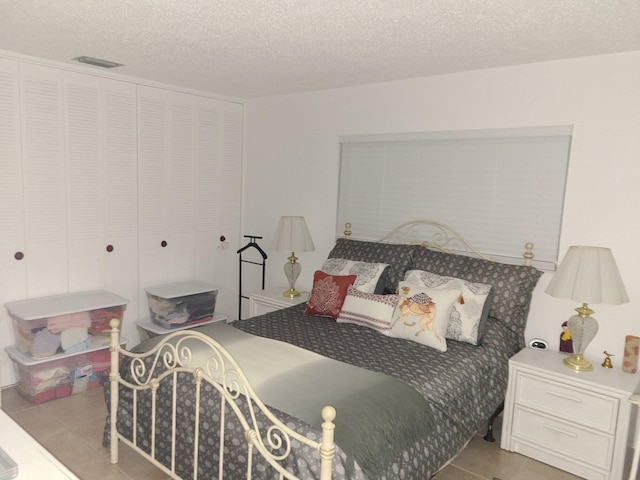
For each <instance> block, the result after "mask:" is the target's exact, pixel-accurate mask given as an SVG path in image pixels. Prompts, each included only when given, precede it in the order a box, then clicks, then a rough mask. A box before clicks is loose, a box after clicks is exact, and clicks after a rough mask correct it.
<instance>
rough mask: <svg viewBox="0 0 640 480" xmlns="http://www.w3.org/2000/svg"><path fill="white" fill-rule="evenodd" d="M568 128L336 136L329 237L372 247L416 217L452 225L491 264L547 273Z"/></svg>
mask: <svg viewBox="0 0 640 480" xmlns="http://www.w3.org/2000/svg"><path fill="white" fill-rule="evenodd" d="M571 134H572V127H568V126H562V127H535V128H517V129H499V130H472V131H455V132H431V133H407V134H389V135H352V136H344V137H341V138H340V143H341V166H340V189H339V201H338V223H337V232H338V234H341V232H342V231H343V230H344V224H345V222H350V223H351V224H352V225H353V238H356V239H361V240H377V239H379V238H381V237H382V236H384V235H385V234H386V233H387V232H389V231H391V230H392V229H393V228H394V227H395V226H397V225H399V224H401V223H403V222H407V221H411V220H419V219H430V220H437V221H439V222H442V223H446V224H448V225H450V226H452V227H453V228H455V229H456V230H457V231H458V232H460V234H462V235H463V236H464V237H465V238H466V239H467V240H468V241H469V242H470V243H471V244H472V245H473V246H474V247H475V248H477V249H478V250H479V251H481V252H482V253H484V254H486V255H489V256H491V257H494V258H504V259H505V260H507V261H508V259H512V260H514V261H521V260H522V252H523V250H524V245H525V243H527V242H533V243H534V245H535V262H534V264H536V265H537V266H540V267H542V268H550V269H553V268H555V263H556V261H557V258H558V245H559V239H560V227H561V223H562V210H563V202H564V191H565V183H566V176H567V167H568V160H569V149H570V145H571Z"/></svg>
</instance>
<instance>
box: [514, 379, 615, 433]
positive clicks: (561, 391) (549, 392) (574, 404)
mask: <svg viewBox="0 0 640 480" xmlns="http://www.w3.org/2000/svg"><path fill="white" fill-rule="evenodd" d="M515 403H516V404H517V405H522V406H526V407H529V408H531V409H534V410H537V411H540V412H545V413H548V414H550V415H556V416H558V417H559V418H561V419H564V420H568V421H571V422H575V423H577V424H580V425H584V426H587V427H590V428H596V429H598V430H601V431H603V432H606V433H609V434H614V433H615V429H616V421H617V415H618V399H616V398H612V397H610V396H609V397H606V396H603V395H598V394H596V393H594V392H591V391H586V390H579V389H576V388H572V387H570V386H567V385H564V384H562V383H558V382H552V381H547V380H545V379H544V378H540V377H536V376H531V375H528V374H520V375H518V380H517V389H516V398H515Z"/></svg>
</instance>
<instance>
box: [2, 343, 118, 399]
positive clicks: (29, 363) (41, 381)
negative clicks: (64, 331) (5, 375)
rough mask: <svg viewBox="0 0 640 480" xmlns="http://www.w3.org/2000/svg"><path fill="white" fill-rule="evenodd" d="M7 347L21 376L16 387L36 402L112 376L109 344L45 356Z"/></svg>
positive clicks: (94, 386)
mask: <svg viewBox="0 0 640 480" xmlns="http://www.w3.org/2000/svg"><path fill="white" fill-rule="evenodd" d="M121 340H122V342H123V343H124V342H126V340H124V339H121ZM5 350H6V352H7V354H8V355H9V358H11V360H12V361H13V366H14V369H15V371H16V376H17V378H18V384H17V385H16V389H17V390H18V392H20V394H21V395H22V396H24V397H25V398H27V399H28V400H30V401H31V402H33V403H35V404H40V403H44V402H48V401H50V400H54V399H56V398H63V397H68V396H69V395H72V394H74V393H80V392H84V391H85V390H88V389H91V388H96V387H100V386H102V385H104V384H105V382H107V381H108V380H109V369H110V359H111V354H110V352H109V347H100V348H97V349H95V350H90V351H86V352H82V353H76V354H73V355H67V356H62V357H58V358H54V359H46V360H45V359H35V358H33V357H30V356H29V355H25V354H24V353H22V352H20V351H19V350H18V349H17V348H16V347H15V346H10V347H6V349H5Z"/></svg>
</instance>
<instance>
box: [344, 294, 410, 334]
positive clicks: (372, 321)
mask: <svg viewBox="0 0 640 480" xmlns="http://www.w3.org/2000/svg"><path fill="white" fill-rule="evenodd" d="M397 303H398V296H397V295H376V294H375V293H365V292H361V291H360V290H358V289H357V288H355V287H354V286H353V285H349V288H348V290H347V296H346V297H345V299H344V303H343V304H342V310H340V313H339V314H338V318H337V319H336V321H337V322H338V323H355V324H357V325H362V326H364V327H368V328H373V329H374V330H377V331H379V332H380V333H383V334H385V335H388V334H389V328H391V316H392V315H393V312H394V310H395V308H396V304H397Z"/></svg>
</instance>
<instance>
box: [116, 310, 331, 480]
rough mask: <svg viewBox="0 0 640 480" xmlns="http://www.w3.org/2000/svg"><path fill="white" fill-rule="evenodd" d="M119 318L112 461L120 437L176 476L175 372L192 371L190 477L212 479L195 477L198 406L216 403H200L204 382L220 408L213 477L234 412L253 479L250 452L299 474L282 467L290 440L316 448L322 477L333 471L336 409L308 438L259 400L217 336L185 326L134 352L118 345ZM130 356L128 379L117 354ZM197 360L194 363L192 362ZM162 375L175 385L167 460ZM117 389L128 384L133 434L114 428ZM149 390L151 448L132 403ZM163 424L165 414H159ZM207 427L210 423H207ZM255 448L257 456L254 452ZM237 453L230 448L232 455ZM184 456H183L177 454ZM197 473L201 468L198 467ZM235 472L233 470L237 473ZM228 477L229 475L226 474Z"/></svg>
mask: <svg viewBox="0 0 640 480" xmlns="http://www.w3.org/2000/svg"><path fill="white" fill-rule="evenodd" d="M119 327H120V322H119V321H118V320H116V319H114V320H112V321H111V343H110V352H111V374H110V376H109V380H110V389H111V391H110V395H111V396H110V403H111V406H110V414H111V424H110V428H111V430H110V433H111V446H110V447H111V463H117V462H118V442H119V441H122V442H124V443H126V444H127V445H129V446H130V447H132V448H133V449H134V450H135V451H137V452H138V453H140V454H141V455H143V456H144V457H145V458H147V459H148V460H149V461H151V462H152V463H154V464H155V465H156V466H158V467H159V468H160V469H162V470H163V471H165V472H166V473H167V474H169V475H171V476H172V477H173V478H180V477H179V475H178V474H177V473H176V462H177V459H176V440H177V433H178V431H179V430H180V429H181V425H178V424H177V421H176V403H177V402H176V400H177V398H178V396H180V395H181V392H179V391H177V388H176V385H177V376H178V374H185V373H187V374H189V375H193V378H194V381H195V385H196V394H195V398H194V400H193V401H194V408H193V411H194V414H195V415H194V416H195V418H194V419H193V424H192V425H191V426H190V428H192V429H193V431H194V438H193V456H192V459H191V460H192V462H193V463H192V465H193V477H192V478H193V479H194V480H197V479H198V478H202V477H205V478H216V477H215V474H214V472H211V474H210V475H202V477H199V463H198V462H199V450H200V446H199V444H198V442H199V432H200V428H205V427H203V426H202V425H201V424H200V411H201V406H202V407H203V408H215V407H210V406H209V405H205V404H204V403H203V404H201V403H200V401H201V391H202V390H201V389H202V388H203V384H202V382H206V383H208V384H210V385H211V386H212V387H213V388H214V389H215V392H216V395H219V399H220V409H219V411H218V412H217V415H218V416H219V419H220V421H219V439H220V441H219V447H218V448H219V452H218V458H219V462H218V463H219V465H218V469H217V470H218V474H217V478H219V479H223V478H225V476H224V466H225V455H228V454H230V453H227V452H226V451H225V448H224V445H225V441H224V440H225V425H226V421H225V419H226V418H230V417H231V416H233V417H235V419H237V420H238V421H239V422H240V424H241V425H242V428H243V430H244V439H245V441H246V443H245V445H243V446H241V447H238V448H243V449H244V455H245V456H246V459H247V472H246V476H245V478H247V479H251V478H252V477H251V475H252V469H253V465H252V462H254V461H256V460H255V459H254V457H256V458H260V459H261V461H263V462H264V464H265V466H270V467H271V468H272V469H273V470H274V471H275V472H277V475H278V478H280V479H283V478H287V479H296V478H297V477H296V476H295V475H294V474H292V473H290V472H289V471H287V470H286V469H285V467H284V466H283V464H284V461H285V460H286V459H287V457H289V455H291V454H292V443H294V441H295V442H299V443H300V444H304V445H308V446H309V447H311V448H312V449H314V450H315V451H317V452H318V463H319V464H320V472H321V479H322V480H330V479H331V475H332V473H331V470H332V463H333V458H334V456H335V450H336V448H335V444H334V440H333V433H334V428H335V425H334V423H333V420H334V419H335V416H336V411H335V409H334V408H333V407H331V406H327V407H325V408H324V409H323V410H322V418H323V424H322V438H321V441H320V442H315V441H313V440H310V439H309V438H307V437H305V436H303V435H301V434H299V433H297V432H296V431H294V430H292V429H290V428H288V427H287V426H286V425H285V424H284V423H282V422H281V421H280V420H279V419H278V418H276V417H275V416H274V414H273V413H272V412H271V411H270V410H269V408H268V407H266V406H265V405H264V403H262V401H261V400H260V398H258V396H257V395H256V393H255V392H254V390H253V388H252V387H251V385H250V384H249V382H248V381H247V378H246V376H245V374H244V373H243V372H242V370H241V368H240V367H239V365H238V364H237V363H236V361H235V360H234V359H233V358H232V357H231V355H230V354H229V353H228V352H227V351H226V350H225V349H224V348H223V347H222V346H221V345H220V344H219V343H217V342H216V341H215V340H213V339H212V338H210V337H208V336H206V335H203V334H201V333H199V332H196V331H191V330H183V331H179V332H174V333H171V334H168V335H167V336H166V337H164V338H163V339H162V340H161V341H160V342H159V343H158V344H157V345H156V346H155V347H153V348H152V349H151V350H149V351H147V352H144V353H132V352H129V351H127V350H125V349H124V348H122V347H121V346H120V340H119V337H120V328H119ZM194 342H195V343H197V344H198V345H199V348H198V352H199V353H198V358H199V360H198V361H197V362H195V361H194V352H193V349H192V346H193V345H194ZM201 346H206V349H207V355H206V361H205V362H203V361H202V354H201V352H202V348H201ZM121 356H122V358H123V359H124V358H125V357H129V358H130V367H129V369H128V371H127V375H126V377H127V379H126V380H125V379H123V378H122V377H121V375H120V359H121V358H120V357H121ZM196 363H197V365H196ZM163 380H168V381H170V382H171V385H173V391H172V405H173V408H172V412H173V415H172V418H171V419H170V428H169V430H170V432H171V439H170V441H171V455H170V456H171V458H170V461H169V462H167V461H166V459H165V463H169V465H165V464H163V463H161V462H159V461H158V458H157V452H156V451H155V445H156V441H155V440H156V433H157V432H156V423H157V422H156V415H157V411H156V406H157V400H158V399H157V391H158V388H159V386H160V385H161V383H162V382H163ZM120 388H126V389H130V390H131V393H132V399H133V400H132V401H133V405H134V408H133V419H132V423H133V425H132V430H131V432H132V438H131V439H130V438H128V437H127V436H125V435H124V434H121V433H119V432H118V431H117V424H118V422H117V416H118V401H119V391H120ZM143 391H149V392H150V396H151V427H150V428H151V432H150V436H151V441H150V444H148V445H147V449H149V450H150V452H147V451H145V450H144V449H143V448H142V446H141V445H140V444H139V440H138V438H137V431H138V429H137V415H136V412H137V408H136V403H137V400H138V398H139V395H140V394H141V393H140V392H143ZM241 397H244V399H245V400H246V402H245V403H246V405H247V408H246V410H247V411H243V409H241V408H240V407H239V406H238V403H237V400H238V399H240V398H241ZM259 412H262V415H264V417H266V418H267V419H268V421H269V422H270V424H264V425H259V423H261V422H258V421H257V417H256V415H257V414H258V413H259ZM162 420H164V423H165V424H166V423H167V421H166V420H167V419H166V418H163V419H162ZM208 428H210V426H208ZM255 452H258V453H259V455H255V454H254V453H255ZM235 454H236V452H234V455H235ZM180 460H181V461H184V459H180ZM200 473H202V472H201V471H200ZM237 474H238V472H235V475H237ZM227 478H228V477H227Z"/></svg>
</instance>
